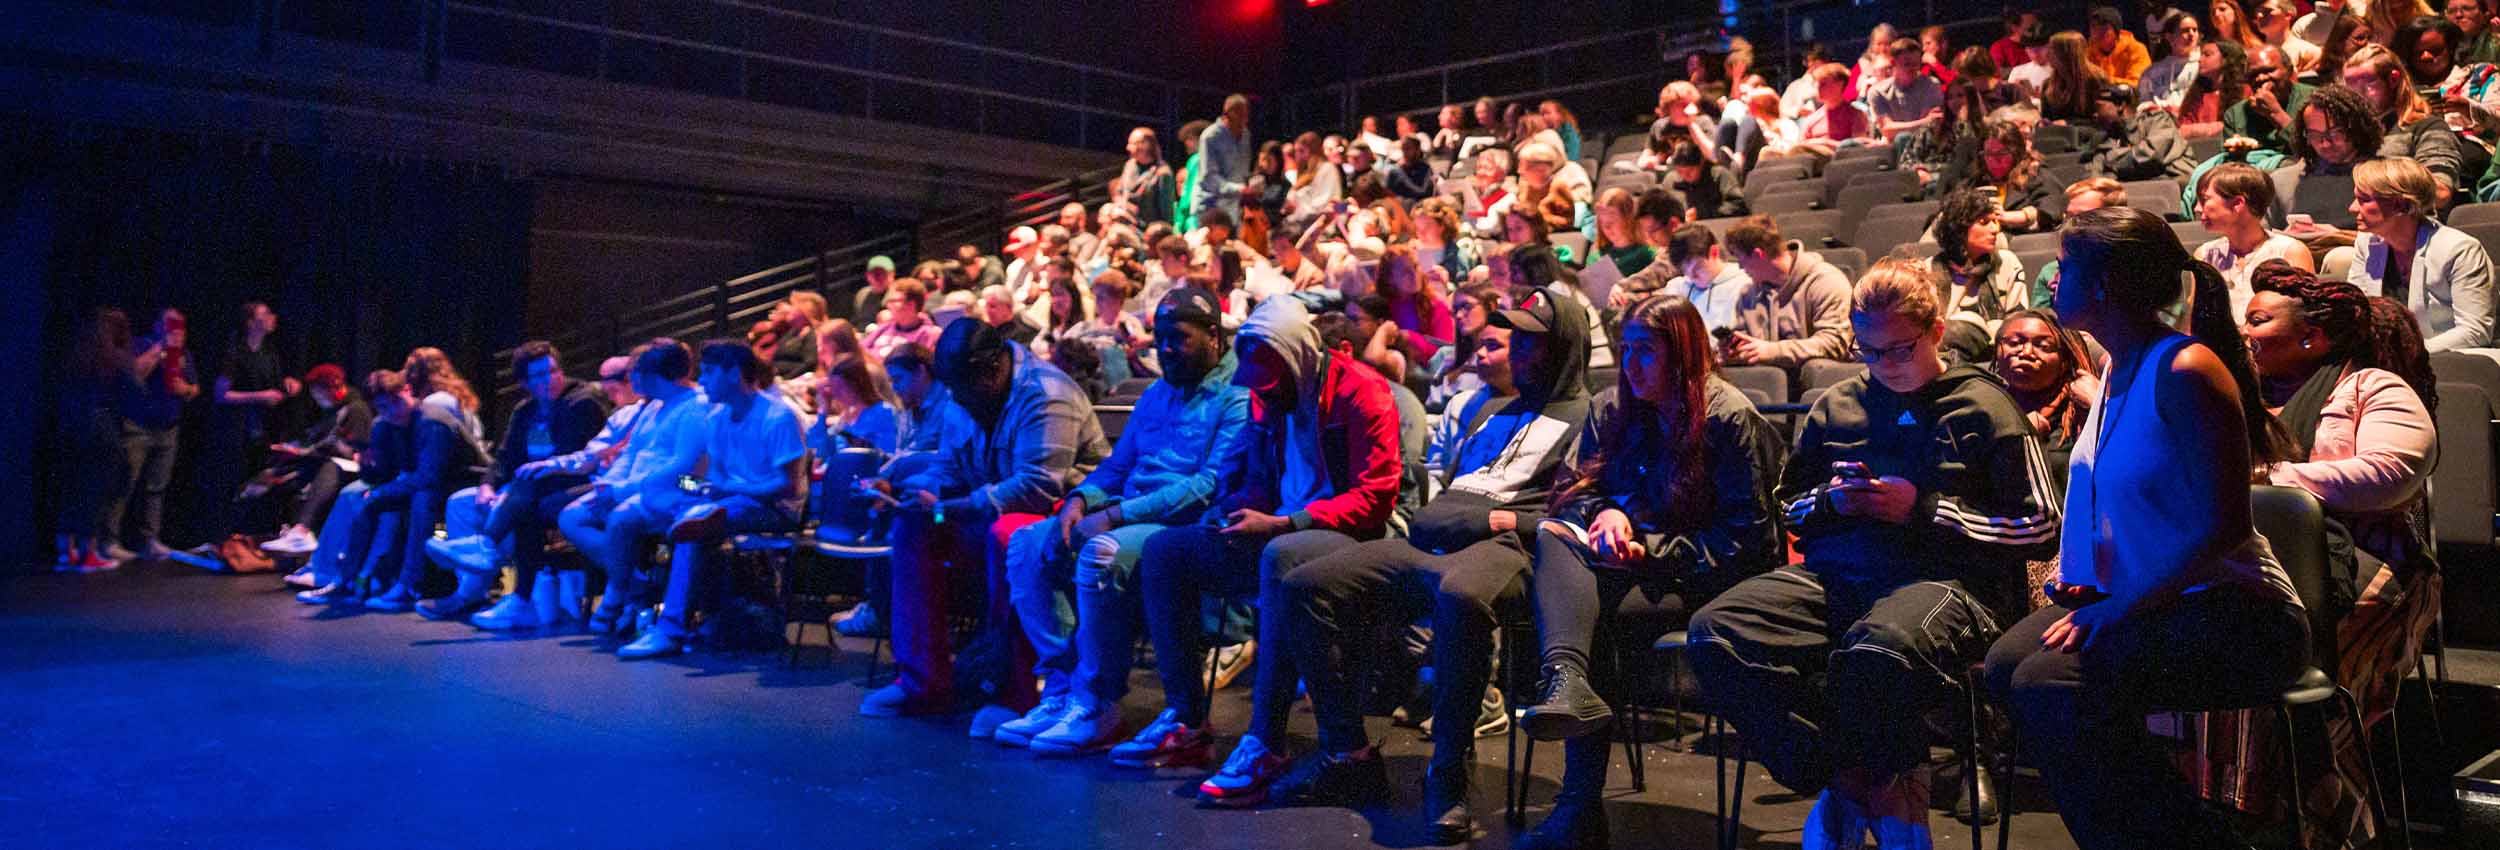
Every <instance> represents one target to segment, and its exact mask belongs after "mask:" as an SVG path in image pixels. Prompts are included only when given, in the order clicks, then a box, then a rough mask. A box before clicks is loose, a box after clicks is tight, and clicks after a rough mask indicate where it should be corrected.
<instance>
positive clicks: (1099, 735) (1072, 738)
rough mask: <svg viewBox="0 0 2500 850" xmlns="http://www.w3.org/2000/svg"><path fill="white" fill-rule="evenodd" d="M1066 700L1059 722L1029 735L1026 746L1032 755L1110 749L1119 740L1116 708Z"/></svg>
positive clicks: (1070, 753)
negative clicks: (1029, 739) (1030, 737)
mask: <svg viewBox="0 0 2500 850" xmlns="http://www.w3.org/2000/svg"><path fill="white" fill-rule="evenodd" d="M1091 702H1092V701H1091V700H1070V701H1069V702H1068V713H1066V714H1063V715H1060V716H1059V722H1058V723H1055V724H1052V725H1051V727H1050V728H1048V729H1045V730H1042V733H1041V734H1039V735H1035V736H1033V742H1032V743H1030V744H1027V745H1026V747H1027V748H1029V749H1031V750H1032V751H1033V753H1034V754H1035V755H1044V756H1074V755H1084V754H1086V753H1097V752H1101V751H1103V750H1108V749H1111V745H1112V744H1116V743H1119V742H1120V707H1119V706H1116V705H1092V704H1090V703H1091Z"/></svg>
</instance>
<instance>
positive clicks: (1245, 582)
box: [1111, 298, 1402, 807]
mask: <svg viewBox="0 0 2500 850" xmlns="http://www.w3.org/2000/svg"><path fill="white" fill-rule="evenodd" d="M1237 344H1238V346H1239V347H1238V348H1237V349H1236V354H1235V356H1236V357H1237V358H1238V360H1239V368H1238V369H1237V370H1236V371H1235V372H1234V373H1233V383H1234V384H1235V385H1238V386H1241V387H1244V388H1247V389H1248V390H1249V391H1250V393H1251V396H1252V400H1251V403H1250V425H1249V426H1248V430H1247V431H1245V432H1244V433H1243V435H1242V438H1241V439H1240V440H1239V441H1238V442H1236V443H1235V444H1234V446H1233V448H1232V450H1231V451H1229V452H1227V453H1226V456H1225V459H1224V467H1223V470H1224V471H1223V473H1222V475H1221V477H1220V478H1219V484H1218V486H1217V489H1216V493H1217V494H1218V495H1217V496H1216V498H1215V504H1214V506H1213V507H1211V508H1209V509H1208V511H1207V513H1206V515H1205V516H1204V517H1203V518H1202V520H1201V521H1200V522H1198V523H1197V524H1193V525H1184V526H1178V527H1174V528H1169V529H1165V530H1163V531H1161V532H1158V533H1156V534H1155V535H1154V536H1153V537H1150V538H1148V539H1147V540H1146V550H1145V554H1144V556H1143V557H1141V558H1140V559H1139V563H1138V570H1139V573H1140V575H1141V576H1142V577H1143V584H1142V588H1143V591H1144V597H1145V606H1146V628H1147V632H1148V633H1149V634H1150V635H1152V637H1153V639H1154V645H1155V673H1156V675H1157V676H1158V677H1159V678H1161V679H1162V680H1163V700H1164V711H1163V713H1162V714H1161V715H1158V716H1157V717H1156V718H1155V722H1154V724H1153V725H1151V726H1148V727H1147V728H1146V729H1145V730H1144V731H1141V732H1139V733H1138V734H1137V735H1136V737H1134V738H1132V739H1130V741H1129V742H1128V743H1126V744H1122V745H1120V746H1119V747H1117V748H1114V749H1113V750H1112V754H1111V756H1112V760H1113V761H1114V762H1115V763H1118V764H1122V765H1136V766H1153V767H1169V766H1178V765H1184V764H1204V763H1206V759H1207V755H1208V749H1209V747H1210V744H1211V740H1210V736H1209V734H1208V733H1207V729H1206V724H1207V706H1206V704H1205V702H1204V699H1205V697H1206V692H1205V684H1204V682H1203V680H1202V678H1201V677H1202V676H1204V675H1205V672H1204V671H1205V670H1206V649H1205V646H1204V644H1205V640H1204V636H1205V633H1206V622H1205V618H1204V617H1203V616H1202V615H1201V613H1200V612H1201V604H1202V600H1203V599H1204V598H1205V597H1208V596H1221V597H1230V598H1240V597H1245V596H1249V595H1251V594H1254V593H1255V594H1258V595H1259V598H1260V606H1259V607H1260V609H1261V610H1265V611H1281V610H1284V609H1283V607H1282V603H1281V602H1278V601H1276V598H1275V594H1277V593H1278V592H1279V591H1280V590H1281V587H1280V585H1279V584H1278V582H1277V579H1278V578H1279V577H1281V576H1283V575H1284V574H1285V573H1288V572H1291V571H1292V570H1293V568H1294V567H1296V566H1299V565H1301V564H1303V563H1306V562H1309V561H1311V560H1314V559H1317V558H1319V557H1321V556H1323V555H1327V554H1329V553H1331V552H1334V551H1336V550H1339V549H1343V548H1345V547H1348V546H1352V545H1354V544H1355V543H1358V542H1361V541H1363V540H1368V539H1373V538H1377V537H1379V536H1381V534H1382V532H1383V531H1384V529H1385V528H1386V527H1387V526H1388V524H1389V520H1390V515H1391V512H1392V510H1393V508H1394V507H1395V502H1396V501H1397V492H1398V484H1399V477H1400V473H1401V471H1402V469H1401V464H1400V449H1401V443H1400V441H1399V416H1398V408H1397V404H1396V402H1395V401H1394V400H1393V399H1394V396H1393V394H1392V391H1391V389H1390V383H1389V381H1388V379H1386V378H1383V377H1381V376H1380V373H1378V372H1375V371H1373V370H1372V369H1371V367H1369V366H1365V365H1362V364H1361V363H1359V362H1357V361H1356V359H1355V358H1354V357H1353V356H1351V355H1350V354H1348V353H1347V352H1344V351H1332V350H1330V349H1329V348H1327V347H1326V345H1325V343H1323V342H1322V341H1321V336H1320V332H1319V330H1318V328H1317V327H1316V326H1315V325H1314V323H1313V321H1312V319H1311V314H1310V311H1309V310H1307V309H1305V308H1304V307H1303V306H1302V303H1301V302H1299V301H1296V300H1294V299H1291V298H1270V299H1268V300H1267V301H1265V302H1263V303H1261V304H1260V305H1259V308H1258V309H1257V310H1256V311H1253V312H1252V313H1251V314H1250V317H1249V320H1248V321H1247V322H1245V323H1244V324H1243V325H1242V330H1241V335H1240V338H1239V342H1238V343H1237ZM1283 625H1284V620H1283V618H1281V617H1274V616H1270V617H1266V618H1263V619H1262V620H1261V622H1260V623H1259V632H1260V634H1259V638H1258V640H1259V643H1260V644H1261V645H1263V646H1268V647H1280V646H1283V645H1284V644H1283V643H1282V642H1281V641H1282V634H1281V632H1280V631H1279V630H1280V629H1281V628H1282V627H1283ZM1255 676H1256V684H1255V686H1254V687H1255V690H1254V692H1253V695H1252V702H1251V710H1250V729H1249V731H1248V733H1247V734H1245V735H1243V736H1242V739H1241V742H1240V743H1239V744H1237V745H1235V746H1234V748H1233V753H1232V756H1231V757H1230V758H1228V759H1226V761H1225V763H1224V766H1223V768H1222V769H1221V770H1220V771H1218V772H1217V773H1216V774H1215V775H1214V776H1213V777H1211V778H1209V779H1207V780H1206V781H1205V782H1203V783H1200V784H1199V786H1198V799H1199V803H1200V805H1210V806H1224V807H1242V806H1251V805H1257V804H1258V803H1259V801H1261V800H1263V799H1265V797H1266V793H1267V788H1268V786H1269V785H1270V784H1271V783H1273V782H1275V781H1276V778H1277V777H1278V776H1280V775H1282V774H1283V772H1284V768H1285V763H1286V759H1285V756H1284V754H1283V753H1282V752H1281V751H1279V750H1276V749H1274V748H1272V747H1271V746H1270V745H1269V743H1268V742H1271V741H1272V742H1275V745H1276V746H1278V747H1281V746H1282V745H1283V744H1284V740H1283V738H1284V732H1285V719H1286V717H1287V713H1288V712H1289V711H1291V709H1292V704H1293V696H1294V682H1295V680H1296V679H1297V678H1299V677H1298V676H1297V675H1296V674H1295V672H1294V667H1293V663H1292V661H1291V660H1290V658H1289V657H1288V656H1286V655H1285V654H1283V653H1279V652H1272V651H1271V652H1264V653H1260V654H1259V655H1258V659H1257V672H1256V674H1255Z"/></svg>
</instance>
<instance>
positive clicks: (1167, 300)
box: [1155, 286, 1224, 330]
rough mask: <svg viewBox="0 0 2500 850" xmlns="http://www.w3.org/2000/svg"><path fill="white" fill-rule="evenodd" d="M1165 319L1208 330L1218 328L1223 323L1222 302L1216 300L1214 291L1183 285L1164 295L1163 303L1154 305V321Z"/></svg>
mask: <svg viewBox="0 0 2500 850" xmlns="http://www.w3.org/2000/svg"><path fill="white" fill-rule="evenodd" d="M1165 320H1170V321H1175V322H1186V323H1189V324H1193V325H1197V326H1199V327H1203V328H1207V329H1209V330H1213V329H1215V328H1220V327H1223V325H1224V302H1222V301H1219V300H1217V299H1216V297H1215V293H1212V292H1208V291H1206V290H1204V289H1200V288H1198V287H1195V286H1184V287H1181V288H1179V289H1175V290H1172V291H1171V292H1170V293H1169V294H1166V295H1164V296H1163V303H1162V304H1158V305H1155V322H1157V323H1161V322H1163V321H1165Z"/></svg>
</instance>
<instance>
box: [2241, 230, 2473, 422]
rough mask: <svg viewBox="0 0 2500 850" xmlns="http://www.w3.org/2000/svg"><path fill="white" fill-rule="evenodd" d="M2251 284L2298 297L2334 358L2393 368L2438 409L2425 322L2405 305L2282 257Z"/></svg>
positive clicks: (2262, 266)
mask: <svg viewBox="0 0 2500 850" xmlns="http://www.w3.org/2000/svg"><path fill="white" fill-rule="evenodd" d="M2248 284H2249V289H2250V290H2252V291H2255V292H2272V293H2275V294H2278V295H2281V296H2283V297H2285V298H2289V299H2291V300H2292V301H2294V302H2296V303H2297V304H2298V305H2299V308H2300V320H2301V322H2302V323H2303V324H2307V325H2309V326H2310V327H2314V328H2317V329H2318V330H2319V331H2320V332H2321V333H2323V334H2325V336H2326V339H2327V354H2328V356H2329V357H2332V358H2334V359H2337V360H2341V361H2343V362H2345V363H2346V364H2348V365H2349V368H2353V369H2385V370H2387V371H2389V372H2393V373H2395V375H2396V377H2398V378H2402V379H2404V382H2405V385H2406V386H2409V387H2412V388H2413V392H2414V394H2415V395H2418V396H2421V397H2422V406H2423V407H2424V408H2426V409H2431V410H2437V409H2438V407H2439V401H2438V398H2439V390H2438V384H2439V379H2438V378H2436V377H2434V376H2433V375H2432V374H2431V356H2430V353H2429V352H2428V351H2427V350H2425V349H2424V348H2423V346H2422V325H2421V323H2420V322H2419V321H2417V320H2415V319H2414V318H2413V311H2411V310H2407V309H2405V306H2404V305H2403V304H2401V303H2398V302H2396V301H2394V300H2392V299H2388V298H2384V297H2373V296H2371V295H2369V294H2367V293H2364V292H2362V291H2361V287H2358V286H2354V285H2352V284H2351V283H2348V282H2345V281H2341V280H2330V279H2321V278H2319V277H2318V276H2317V275H2315V274H2312V273H2310V272H2307V271H2304V270H2302V269H2300V268H2299V267H2297V266H2294V265H2292V264H2290V263H2286V262H2284V261H2282V260H2267V261H2265V262H2263V263H2259V264H2257V268H2255V269H2253V270H2251V271H2250V273H2249V276H2248Z"/></svg>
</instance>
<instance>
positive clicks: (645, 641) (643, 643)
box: [616, 629, 686, 661]
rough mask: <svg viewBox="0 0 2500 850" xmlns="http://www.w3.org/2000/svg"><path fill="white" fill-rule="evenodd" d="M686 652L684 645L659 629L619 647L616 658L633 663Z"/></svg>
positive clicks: (646, 632)
mask: <svg viewBox="0 0 2500 850" xmlns="http://www.w3.org/2000/svg"><path fill="white" fill-rule="evenodd" d="M684 651H686V645H685V644H684V643H682V642H680V641H678V640H677V639H676V638H673V637H669V636H668V635H665V634H662V633H661V632H660V630H659V629H651V630H649V631H645V632H643V633H642V636H641V637H637V638H634V642H633V643H629V644H626V645H624V646H621V647H618V648H617V650H616V657H617V658H618V659H619V660H623V661H633V660H636V659H641V658H658V657H660V656H663V655H676V654H677V653H680V652H684Z"/></svg>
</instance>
